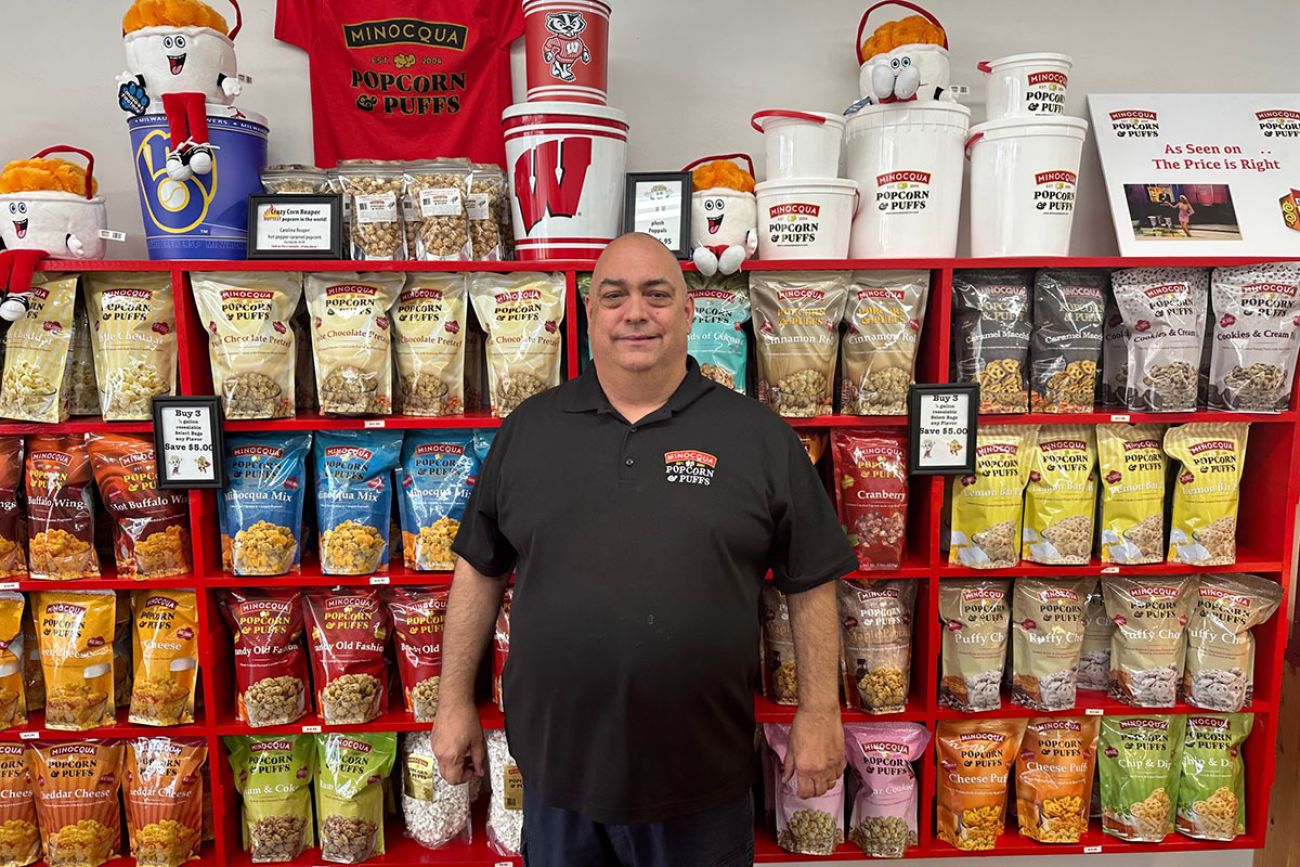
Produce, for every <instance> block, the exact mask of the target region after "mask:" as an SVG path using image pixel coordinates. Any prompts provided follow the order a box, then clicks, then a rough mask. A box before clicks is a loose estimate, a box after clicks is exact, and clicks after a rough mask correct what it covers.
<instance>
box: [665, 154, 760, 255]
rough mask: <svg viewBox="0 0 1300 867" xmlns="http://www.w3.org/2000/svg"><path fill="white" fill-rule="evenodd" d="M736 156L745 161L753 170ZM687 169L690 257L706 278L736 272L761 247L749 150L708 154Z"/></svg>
mask: <svg viewBox="0 0 1300 867" xmlns="http://www.w3.org/2000/svg"><path fill="white" fill-rule="evenodd" d="M706 160H707V162H706ZM733 160H744V161H745V162H746V164H748V166H749V171H748V172H746V171H745V170H744V169H742V168H741V167H740V166H738V165H736V164H735V163H734V162H733ZM701 163H703V165H701ZM682 171H685V172H690V173H691V190H692V192H691V246H692V247H694V250H693V252H692V253H691V259H692V260H694V262H695V267H696V268H697V269H699V272H700V273H701V274H703V275H704V276H705V277H712V276H713V275H714V274H717V273H719V272H721V273H723V274H734V273H736V272H737V271H739V270H740V263H741V262H744V261H745V260H746V259H748V258H749V257H750V256H753V255H754V251H755V250H757V249H758V202H757V201H756V200H755V198H754V162H753V160H751V159H750V158H749V157H748V156H746V155H744V154H725V155H722V156H713V157H703V158H701V159H698V160H696V161H695V162H693V163H691V164H690V165H689V166H687V167H686V168H684V169H682Z"/></svg>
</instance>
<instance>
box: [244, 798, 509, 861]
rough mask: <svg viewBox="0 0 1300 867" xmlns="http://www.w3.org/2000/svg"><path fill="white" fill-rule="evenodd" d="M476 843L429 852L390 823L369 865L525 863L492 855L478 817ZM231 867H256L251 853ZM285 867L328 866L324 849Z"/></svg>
mask: <svg viewBox="0 0 1300 867" xmlns="http://www.w3.org/2000/svg"><path fill="white" fill-rule="evenodd" d="M480 811H481V807H480ZM473 838H474V839H473V842H471V843H468V844H466V843H460V842H456V843H449V844H448V845H446V846H444V847H443V848H441V849H437V850H434V849H428V848H426V847H424V846H423V845H421V844H419V843H417V842H416V841H414V840H412V839H410V838H409V837H407V836H406V834H405V833H404V829H403V824H402V822H400V821H397V820H390V821H389V822H387V823H385V826H384V849H385V850H386V851H385V852H384V854H383V855H376V856H375V857H373V858H368V859H366V861H365V864H366V865H367V867H371V865H373V867H425V865H428V864H437V865H440V867H494V865H497V864H512V865H513V864H520V863H522V861H521V859H519V858H517V857H511V856H509V855H500V854H498V853H496V852H494V851H492V847H491V846H489V845H488V843H487V832H486V831H485V830H484V825H483V821H482V819H481V818H479V817H478V816H477V815H476V816H475V819H474V830H473ZM226 863H227V864H228V865H230V867H252V863H253V862H252V860H251V859H250V858H249V857H248V853H246V852H242V851H238V850H236V851H234V852H231V853H230V855H229V857H228V858H227V859H226ZM278 863H279V864H282V865H284V867H321V865H323V864H328V863H329V862H327V861H325V860H324V859H322V858H321V856H320V849H316V848H312V849H308V850H307V851H305V852H303V853H302V854H301V855H299V856H298V857H297V858H294V859H293V860H292V861H281V862H278Z"/></svg>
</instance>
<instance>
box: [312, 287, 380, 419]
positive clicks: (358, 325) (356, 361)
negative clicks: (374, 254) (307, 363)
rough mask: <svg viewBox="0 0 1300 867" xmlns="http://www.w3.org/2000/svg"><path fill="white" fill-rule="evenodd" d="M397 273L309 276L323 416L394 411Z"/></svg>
mask: <svg viewBox="0 0 1300 867" xmlns="http://www.w3.org/2000/svg"><path fill="white" fill-rule="evenodd" d="M402 283H403V278H402V275H401V274H399V273H392V272H374V273H366V274H358V273H355V272H351V273H348V272H336V273H320V274H308V275H307V278H306V282H305V286H304V293H305V294H306V296H307V312H308V314H309V315H310V317H311V346H312V355H313V357H314V359H315V362H316V363H315V367H316V393H317V396H318V399H319V400H320V411H321V413H322V414H324V415H388V414H390V413H391V412H392V411H393V364H392V340H393V327H392V322H391V321H390V320H389V318H388V314H389V308H391V307H392V306H393V302H394V301H396V300H397V296H398V293H399V292H401V289H402Z"/></svg>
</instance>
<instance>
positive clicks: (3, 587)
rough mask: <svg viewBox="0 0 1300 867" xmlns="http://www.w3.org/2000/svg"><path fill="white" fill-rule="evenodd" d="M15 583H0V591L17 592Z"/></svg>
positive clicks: (16, 583)
mask: <svg viewBox="0 0 1300 867" xmlns="http://www.w3.org/2000/svg"><path fill="white" fill-rule="evenodd" d="M17 589H18V582H17V581H0V590H17Z"/></svg>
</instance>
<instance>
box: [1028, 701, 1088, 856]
mask: <svg viewBox="0 0 1300 867" xmlns="http://www.w3.org/2000/svg"><path fill="white" fill-rule="evenodd" d="M1098 724H1099V720H1098V719H1097V718H1096V717H1078V718H1075V719H1070V718H1068V717H1055V718H1048V717H1040V718H1038V719H1031V720H1030V721H1029V723H1028V724H1027V725H1026V726H1025V737H1024V739H1023V740H1022V741H1021V745H1020V754H1019V755H1018V756H1017V757H1016V817H1017V819H1018V820H1019V823H1020V833H1021V834H1023V835H1024V836H1026V837H1028V838H1029V839H1031V840H1037V841H1038V842H1039V843H1078V842H1079V841H1080V840H1082V839H1083V835H1084V833H1085V832H1087V830H1088V813H1089V808H1090V806H1091V804H1092V780H1093V776H1094V771H1095V769H1096V762H1097V732H1098Z"/></svg>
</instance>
